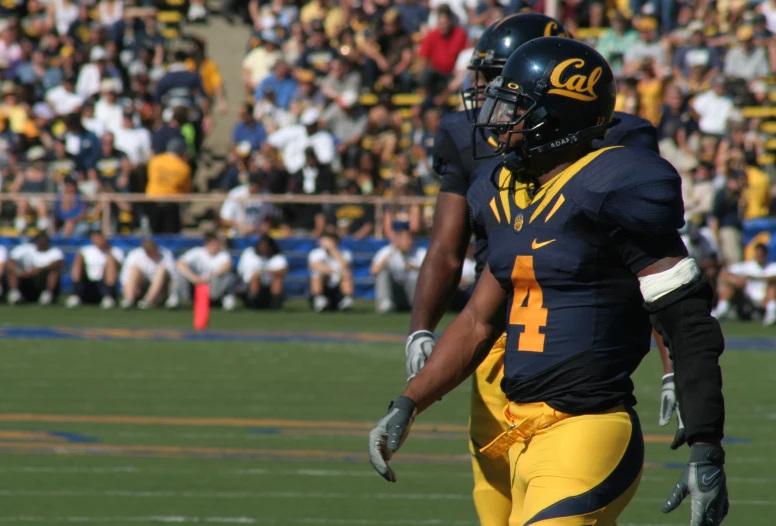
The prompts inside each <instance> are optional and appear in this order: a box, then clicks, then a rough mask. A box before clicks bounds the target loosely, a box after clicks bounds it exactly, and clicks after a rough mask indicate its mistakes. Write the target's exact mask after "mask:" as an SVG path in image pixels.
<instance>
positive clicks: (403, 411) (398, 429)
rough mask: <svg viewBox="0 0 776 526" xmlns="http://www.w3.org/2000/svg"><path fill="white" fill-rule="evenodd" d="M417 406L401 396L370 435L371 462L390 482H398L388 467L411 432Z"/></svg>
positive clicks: (389, 407)
mask: <svg viewBox="0 0 776 526" xmlns="http://www.w3.org/2000/svg"><path fill="white" fill-rule="evenodd" d="M417 414H418V409H417V406H416V405H415V402H413V401H412V400H411V399H410V398H407V397H406V396H400V397H399V398H397V399H396V400H394V401H393V402H391V405H389V406H388V414H387V415H385V416H384V417H383V418H382V419H380V421H379V422H377V425H376V426H375V428H374V429H372V431H371V432H370V433H369V462H371V463H372V467H373V468H375V471H377V472H378V473H379V474H380V476H382V477H383V478H384V479H385V480H387V481H388V482H396V473H394V471H393V470H392V469H391V468H390V467H389V466H388V461H389V460H391V457H393V454H394V453H396V452H397V451H398V450H399V448H400V447H401V445H402V444H403V443H404V439H405V438H407V435H408V434H409V432H410V427H412V422H413V421H414V420H415V415H417Z"/></svg>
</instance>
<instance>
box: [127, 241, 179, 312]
mask: <svg viewBox="0 0 776 526" xmlns="http://www.w3.org/2000/svg"><path fill="white" fill-rule="evenodd" d="M174 275H175V258H173V256H172V252H170V251H169V250H168V249H166V248H159V246H158V245H157V244H156V242H155V241H154V240H152V239H146V240H144V241H143V244H142V245H141V246H140V247H138V248H135V249H133V250H130V251H129V253H128V254H127V258H126V259H125V260H124V266H123V267H122V269H121V275H120V277H119V281H120V282H121V288H122V292H123V294H124V298H123V299H122V300H121V308H122V309H128V308H130V307H132V306H133V305H135V302H137V307H138V308H139V309H150V308H151V307H156V306H158V305H160V304H161V303H162V302H164V301H165V300H167V299H168V296H169V295H170V294H169V290H170V284H171V282H172V279H173V276H174ZM141 298H142V299H141Z"/></svg>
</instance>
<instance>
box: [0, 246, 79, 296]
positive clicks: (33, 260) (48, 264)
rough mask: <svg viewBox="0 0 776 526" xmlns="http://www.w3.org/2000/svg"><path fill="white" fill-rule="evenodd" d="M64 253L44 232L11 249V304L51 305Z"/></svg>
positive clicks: (9, 276) (57, 290)
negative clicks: (53, 244)
mask: <svg viewBox="0 0 776 526" xmlns="http://www.w3.org/2000/svg"><path fill="white" fill-rule="evenodd" d="M64 260H65V255H64V254H63V253H62V251H61V250H60V249H58V248H56V247H52V246H51V240H50V239H49V237H48V234H46V233H45V232H41V233H39V234H38V235H37V236H35V239H34V242H33V243H23V244H21V245H17V246H16V247H14V248H13V250H11V256H10V258H9V260H8V286H9V288H10V290H9V291H8V303H9V304H10V305H16V304H17V303H20V302H21V301H37V302H38V303H40V304H41V305H51V304H52V303H53V302H54V300H56V297H57V295H58V294H59V278H60V275H61V271H62V263H63V262H64Z"/></svg>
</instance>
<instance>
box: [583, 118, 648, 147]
mask: <svg viewBox="0 0 776 526" xmlns="http://www.w3.org/2000/svg"><path fill="white" fill-rule="evenodd" d="M614 118H615V119H620V122H619V123H618V124H617V126H615V127H613V128H612V129H610V130H609V132H608V133H607V134H606V137H604V138H603V139H602V140H600V141H593V146H594V147H596V148H606V147H607V146H638V147H640V148H648V149H650V150H652V151H654V152H658V151H659V150H658V146H657V129H656V128H655V127H654V126H652V123H651V122H649V121H647V120H644V119H642V118H641V117H637V116H636V115H631V114H630V113H622V112H619V111H617V112H615V113H614Z"/></svg>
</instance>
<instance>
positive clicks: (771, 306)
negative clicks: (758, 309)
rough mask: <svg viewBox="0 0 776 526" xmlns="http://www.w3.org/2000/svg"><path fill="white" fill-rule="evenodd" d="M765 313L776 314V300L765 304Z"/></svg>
mask: <svg viewBox="0 0 776 526" xmlns="http://www.w3.org/2000/svg"><path fill="white" fill-rule="evenodd" d="M765 315H766V316H768V317H772V316H776V300H771V301H769V302H768V303H767V304H766V305H765Z"/></svg>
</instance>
